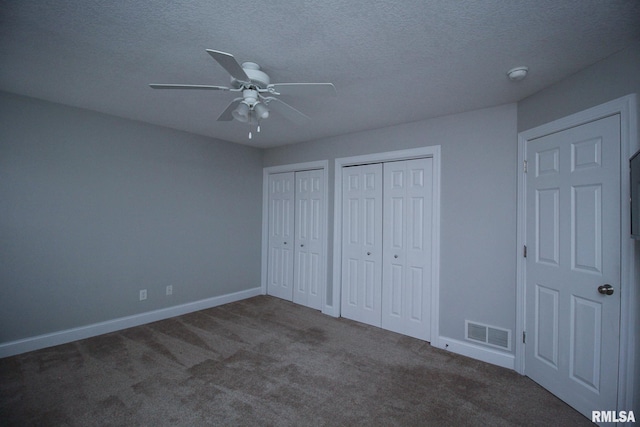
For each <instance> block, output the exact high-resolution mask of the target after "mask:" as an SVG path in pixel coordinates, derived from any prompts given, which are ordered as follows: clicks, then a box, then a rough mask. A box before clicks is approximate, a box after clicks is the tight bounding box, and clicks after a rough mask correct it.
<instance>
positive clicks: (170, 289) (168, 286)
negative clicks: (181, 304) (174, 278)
mask: <svg viewBox="0 0 640 427" xmlns="http://www.w3.org/2000/svg"><path fill="white" fill-rule="evenodd" d="M167 295H173V285H167Z"/></svg>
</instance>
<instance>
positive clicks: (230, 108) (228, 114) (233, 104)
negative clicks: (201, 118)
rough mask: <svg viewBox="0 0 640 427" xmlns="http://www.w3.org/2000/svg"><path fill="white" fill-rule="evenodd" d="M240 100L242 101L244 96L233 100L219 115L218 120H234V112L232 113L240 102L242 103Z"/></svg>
mask: <svg viewBox="0 0 640 427" xmlns="http://www.w3.org/2000/svg"><path fill="white" fill-rule="evenodd" d="M240 101H242V98H236V99H234V100H233V101H231V104H229V105H228V106H227V108H226V109H225V110H224V111H223V112H222V114H220V116H218V119H217V120H218V121H219V122H229V121H231V120H233V114H231V113H232V112H233V110H235V109H236V108H237V107H238V104H240Z"/></svg>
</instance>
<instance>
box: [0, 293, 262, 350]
mask: <svg viewBox="0 0 640 427" xmlns="http://www.w3.org/2000/svg"><path fill="white" fill-rule="evenodd" d="M261 294H262V289H261V288H260V287H257V288H253V289H248V290H246V291H240V292H234V293H232V294H226V295H221V296H218V297H213V298H207V299H203V300H200V301H194V302H190V303H186V304H182V305H176V306H173V307H167V308H161V309H159V310H154V311H149V312H146V313H140V314H135V315H133V316H127V317H121V318H118V319H113V320H107V321H105V322H100V323H94V324H92V325H87V326H81V327H78V328H73V329H67V330H64V331H58V332H53V333H50V334H45V335H39V336H35V337H30V338H24V339H21V340H17V341H10V342H7V343H2V344H0V358H3V357H9V356H14V355H16V354H21V353H26V352H28V351H34V350H40V349H42V348H46V347H53V346H54V345H60V344H66V343H69V342H72V341H77V340H81V339H85V338H90V337H95V336H97V335H102V334H107V333H109V332H115V331H119V330H122V329H127V328H131V327H133V326H140V325H144V324H146V323H151V322H157V321H158V320H164V319H169V318H171V317H175V316H181V315H183V314H187V313H192V312H194V311H199V310H204V309H207V308H212V307H217V306H219V305H223V304H228V303H230V302H235V301H240V300H243V299H247V298H251V297H254V296H257V295H261Z"/></svg>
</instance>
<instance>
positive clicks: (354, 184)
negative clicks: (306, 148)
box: [341, 163, 382, 326]
mask: <svg viewBox="0 0 640 427" xmlns="http://www.w3.org/2000/svg"><path fill="white" fill-rule="evenodd" d="M342 187H343V188H342V295H341V296H342V298H341V312H342V316H343V317H346V318H348V319H352V320H357V321H359V322H363V323H367V324H370V325H374V326H380V316H381V307H380V301H381V284H382V164H380V163H378V164H371V165H363V166H351V167H345V168H343V169H342Z"/></svg>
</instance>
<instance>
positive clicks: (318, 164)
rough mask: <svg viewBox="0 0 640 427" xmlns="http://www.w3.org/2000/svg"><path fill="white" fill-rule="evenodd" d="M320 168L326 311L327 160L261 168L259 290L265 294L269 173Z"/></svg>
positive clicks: (267, 250)
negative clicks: (322, 198)
mask: <svg viewBox="0 0 640 427" xmlns="http://www.w3.org/2000/svg"><path fill="white" fill-rule="evenodd" d="M318 169H322V171H323V186H324V194H323V197H324V207H323V210H322V215H324V221H323V222H324V223H323V227H324V235H323V236H322V255H323V257H322V258H323V260H322V265H321V266H320V268H321V269H322V271H323V273H324V280H322V282H321V283H320V287H321V292H322V312H323V313H325V311H326V303H327V283H328V274H327V257H328V253H327V251H328V245H327V235H328V230H329V229H328V225H329V222H328V219H329V215H328V214H329V194H328V187H329V161H328V160H319V161H315V162H305V163H294V164H289V165H279V166H269V167H266V168H263V169H262V262H261V273H260V283H261V285H260V290H261V292H262V295H266V294H267V280H268V276H267V273H268V272H267V268H268V263H269V175H272V174H276V173H284V172H301V171H306V170H318Z"/></svg>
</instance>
